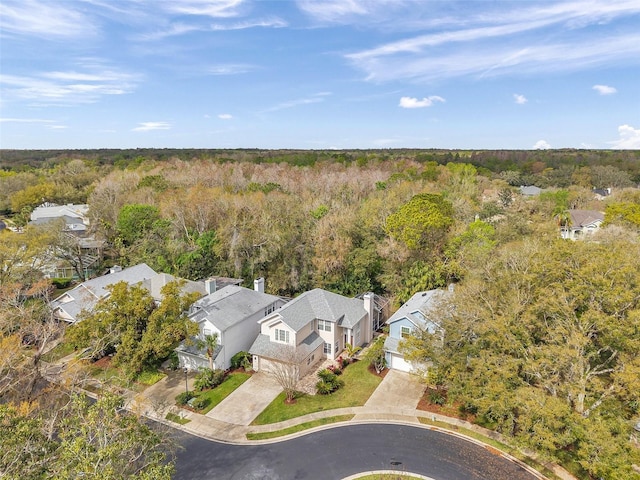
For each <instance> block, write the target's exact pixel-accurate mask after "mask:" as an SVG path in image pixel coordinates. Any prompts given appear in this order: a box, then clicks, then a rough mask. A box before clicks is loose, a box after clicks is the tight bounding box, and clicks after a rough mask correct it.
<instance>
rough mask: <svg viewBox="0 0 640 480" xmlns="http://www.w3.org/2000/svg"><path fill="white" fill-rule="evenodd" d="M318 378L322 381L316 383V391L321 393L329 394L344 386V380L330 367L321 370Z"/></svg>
mask: <svg viewBox="0 0 640 480" xmlns="http://www.w3.org/2000/svg"><path fill="white" fill-rule="evenodd" d="M318 378H320V381H318V383H316V392H317V393H318V394H319V395H329V394H331V393H333V392H335V391H336V390H338V389H339V388H341V387H344V381H342V380H340V379H339V378H338V376H337V375H336V374H335V373H333V372H332V371H331V370H329V369H328V368H325V369H324V370H320V371H319V372H318Z"/></svg>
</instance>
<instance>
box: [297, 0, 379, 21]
mask: <svg viewBox="0 0 640 480" xmlns="http://www.w3.org/2000/svg"><path fill="white" fill-rule="evenodd" d="M297 3H298V8H299V9H300V10H302V11H303V12H305V13H306V14H307V15H310V16H311V17H314V18H315V19H317V20H319V21H322V22H336V21H339V20H341V19H344V18H345V17H351V16H353V15H366V14H367V13H368V12H369V7H372V6H373V4H371V2H369V3H368V4H367V2H363V1H362V0H322V1H317V0H298V2H297Z"/></svg>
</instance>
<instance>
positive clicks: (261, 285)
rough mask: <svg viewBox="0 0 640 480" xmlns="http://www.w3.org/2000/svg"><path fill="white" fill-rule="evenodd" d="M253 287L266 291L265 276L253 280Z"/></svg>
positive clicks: (260, 291)
mask: <svg viewBox="0 0 640 480" xmlns="http://www.w3.org/2000/svg"><path fill="white" fill-rule="evenodd" d="M253 289H254V290H255V291H256V292H259V293H264V277H260V278H256V279H255V280H254V281H253Z"/></svg>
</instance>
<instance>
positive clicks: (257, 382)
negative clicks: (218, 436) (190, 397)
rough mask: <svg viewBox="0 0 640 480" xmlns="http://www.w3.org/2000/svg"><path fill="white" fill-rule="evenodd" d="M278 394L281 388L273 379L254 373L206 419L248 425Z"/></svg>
mask: <svg viewBox="0 0 640 480" xmlns="http://www.w3.org/2000/svg"><path fill="white" fill-rule="evenodd" d="M280 392H282V387H280V385H278V383H277V382H276V381H275V380H274V379H273V377H271V376H269V375H268V374H266V373H264V372H256V373H254V374H253V375H251V378H250V379H249V380H247V381H246V382H244V383H243V384H242V385H240V386H239V387H238V388H237V389H236V390H235V391H234V392H233V393H231V395H229V396H228V397H227V398H225V399H224V400H223V401H222V402H220V403H219V404H218V405H216V407H215V408H213V409H212V410H211V411H210V412H209V413H207V417H209V418H213V419H215V420H219V421H221V422H227V423H233V424H235V425H249V424H250V423H251V422H252V421H253V419H254V418H256V417H257V416H258V415H259V414H260V412H262V410H264V409H265V408H266V406H267V405H269V404H270V403H271V402H272V401H273V399H274V398H276V397H277V396H278V394H279V393H280Z"/></svg>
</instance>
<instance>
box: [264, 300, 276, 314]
mask: <svg viewBox="0 0 640 480" xmlns="http://www.w3.org/2000/svg"><path fill="white" fill-rule="evenodd" d="M275 310H276V304H275V303H272V304H271V305H269V306H268V307H267V308H265V309H264V316H265V317H266V316H267V315H269V314H270V313H271V312H274V311H275Z"/></svg>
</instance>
